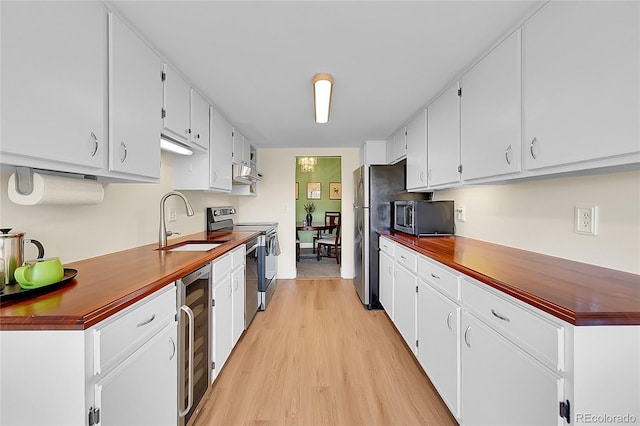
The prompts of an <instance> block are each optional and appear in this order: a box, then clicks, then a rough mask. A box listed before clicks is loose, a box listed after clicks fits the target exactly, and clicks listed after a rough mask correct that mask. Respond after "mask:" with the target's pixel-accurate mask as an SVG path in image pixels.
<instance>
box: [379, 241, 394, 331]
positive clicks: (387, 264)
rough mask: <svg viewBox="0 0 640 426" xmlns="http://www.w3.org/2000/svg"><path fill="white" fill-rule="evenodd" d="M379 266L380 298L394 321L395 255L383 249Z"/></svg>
mask: <svg viewBox="0 0 640 426" xmlns="http://www.w3.org/2000/svg"><path fill="white" fill-rule="evenodd" d="M379 268H380V273H379V277H380V278H379V290H378V298H379V300H380V304H382V307H383V308H384V310H385V311H386V312H387V315H388V316H389V318H391V321H393V257H391V256H390V255H389V254H387V253H385V252H384V251H381V252H380V266H379Z"/></svg>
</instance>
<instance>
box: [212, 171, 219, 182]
mask: <svg viewBox="0 0 640 426" xmlns="http://www.w3.org/2000/svg"><path fill="white" fill-rule="evenodd" d="M217 180H218V173H216V172H213V181H214V182H215V181H217Z"/></svg>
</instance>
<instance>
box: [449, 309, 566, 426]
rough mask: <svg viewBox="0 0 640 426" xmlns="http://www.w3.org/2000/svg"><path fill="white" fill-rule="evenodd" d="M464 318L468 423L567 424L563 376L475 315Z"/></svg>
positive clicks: (464, 386) (464, 397)
mask: <svg viewBox="0 0 640 426" xmlns="http://www.w3.org/2000/svg"><path fill="white" fill-rule="evenodd" d="M461 324H462V327H461V328H460V333H461V343H460V347H461V357H462V372H461V374H462V407H461V409H462V416H461V417H462V423H463V424H468V425H491V426H498V425H505V426H506V425H509V426H511V425H522V426H525V425H531V426H539V425H558V424H563V421H562V418H561V417H560V416H559V415H558V407H559V403H560V401H562V400H563V399H562V396H563V380H562V379H561V378H559V377H557V376H555V375H554V374H552V373H551V371H550V370H548V369H547V368H545V367H543V366H542V365H541V364H540V363H539V362H537V361H535V360H534V359H533V358H531V357H530V356H529V355H527V354H525V353H524V352H523V351H522V350H520V349H519V348H517V347H516V346H515V345H513V344H512V343H510V342H509V341H507V340H506V339H505V338H503V337H502V336H501V335H499V334H498V333H496V332H495V331H494V330H492V329H490V328H489V327H487V326H486V325H484V324H483V323H482V322H480V321H479V320H477V319H476V318H474V317H473V316H472V315H469V314H467V313H465V312H463V313H462V321H461Z"/></svg>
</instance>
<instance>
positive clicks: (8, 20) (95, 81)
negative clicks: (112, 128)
mask: <svg viewBox="0 0 640 426" xmlns="http://www.w3.org/2000/svg"><path fill="white" fill-rule="evenodd" d="M0 7H1V10H2V13H1V16H2V18H1V19H2V20H1V23H2V24H1V25H0V28H1V37H0V39H1V40H2V45H1V52H2V60H1V64H2V71H1V72H0V74H1V76H2V82H1V85H2V100H1V102H2V107H1V109H2V123H1V126H0V127H1V129H2V136H1V140H2V144H1V145H0V149H1V151H2V153H3V154H10V155H11V154H13V155H17V156H20V157H31V158H35V159H43V160H51V161H55V162H62V163H67V164H77V165H82V166H86V167H89V168H96V169H99V168H103V167H104V166H105V163H104V158H105V157H104V155H106V154H105V153H106V137H107V134H106V121H105V111H106V82H107V55H106V52H107V18H106V12H105V10H104V9H103V7H102V5H101V4H100V3H99V2H2V3H1V4H0ZM51 168H52V169H55V170H63V169H61V168H60V167H59V166H52V167H51Z"/></svg>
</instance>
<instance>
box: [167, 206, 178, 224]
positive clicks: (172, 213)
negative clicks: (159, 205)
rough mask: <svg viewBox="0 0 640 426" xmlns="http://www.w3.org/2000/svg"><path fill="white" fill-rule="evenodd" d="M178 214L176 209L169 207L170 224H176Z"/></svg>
mask: <svg viewBox="0 0 640 426" xmlns="http://www.w3.org/2000/svg"><path fill="white" fill-rule="evenodd" d="M176 216H177V212H176V208H175V207H169V222H175V221H176V220H177V217H176Z"/></svg>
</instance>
